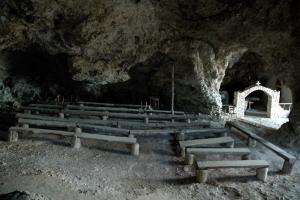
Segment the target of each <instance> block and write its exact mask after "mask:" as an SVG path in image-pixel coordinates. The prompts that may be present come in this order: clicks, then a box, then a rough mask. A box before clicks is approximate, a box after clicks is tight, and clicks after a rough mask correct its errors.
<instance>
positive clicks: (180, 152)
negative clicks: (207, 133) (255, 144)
mask: <svg viewBox="0 0 300 200" xmlns="http://www.w3.org/2000/svg"><path fill="white" fill-rule="evenodd" d="M224 143H225V144H226V147H229V148H233V147H234V139H233V138H232V137H219V138H209V139H197V140H185V141H179V147H177V156H179V157H185V152H186V150H185V149H186V147H193V146H200V145H210V144H224Z"/></svg>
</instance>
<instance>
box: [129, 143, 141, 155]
mask: <svg viewBox="0 0 300 200" xmlns="http://www.w3.org/2000/svg"><path fill="white" fill-rule="evenodd" d="M139 148H140V145H139V143H135V144H132V145H131V155H133V156H138V155H139Z"/></svg>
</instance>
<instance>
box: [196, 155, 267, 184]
mask: <svg viewBox="0 0 300 200" xmlns="http://www.w3.org/2000/svg"><path fill="white" fill-rule="evenodd" d="M218 168H256V177H257V178H258V179H260V180H263V181H265V180H266V179H267V174H268V168H269V163H268V162H267V161H265V160H226V161H203V162H197V170H196V180H197V182H200V183H205V182H206V181H207V177H208V169H218Z"/></svg>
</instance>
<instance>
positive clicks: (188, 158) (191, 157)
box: [184, 154, 195, 165]
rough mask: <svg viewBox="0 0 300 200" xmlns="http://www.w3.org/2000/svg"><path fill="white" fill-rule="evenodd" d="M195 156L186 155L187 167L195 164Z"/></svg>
mask: <svg viewBox="0 0 300 200" xmlns="http://www.w3.org/2000/svg"><path fill="white" fill-rule="evenodd" d="M194 158H195V156H194V154H185V158H184V163H185V164H186V165H192V164H194Z"/></svg>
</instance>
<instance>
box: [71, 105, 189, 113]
mask: <svg viewBox="0 0 300 200" xmlns="http://www.w3.org/2000/svg"><path fill="white" fill-rule="evenodd" d="M67 108H68V109H75V110H90V111H108V112H127V113H149V114H150V113H156V114H171V111H168V110H145V109H142V108H121V107H99V106H78V105H67ZM174 114H179V115H184V112H182V111H174Z"/></svg>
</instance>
